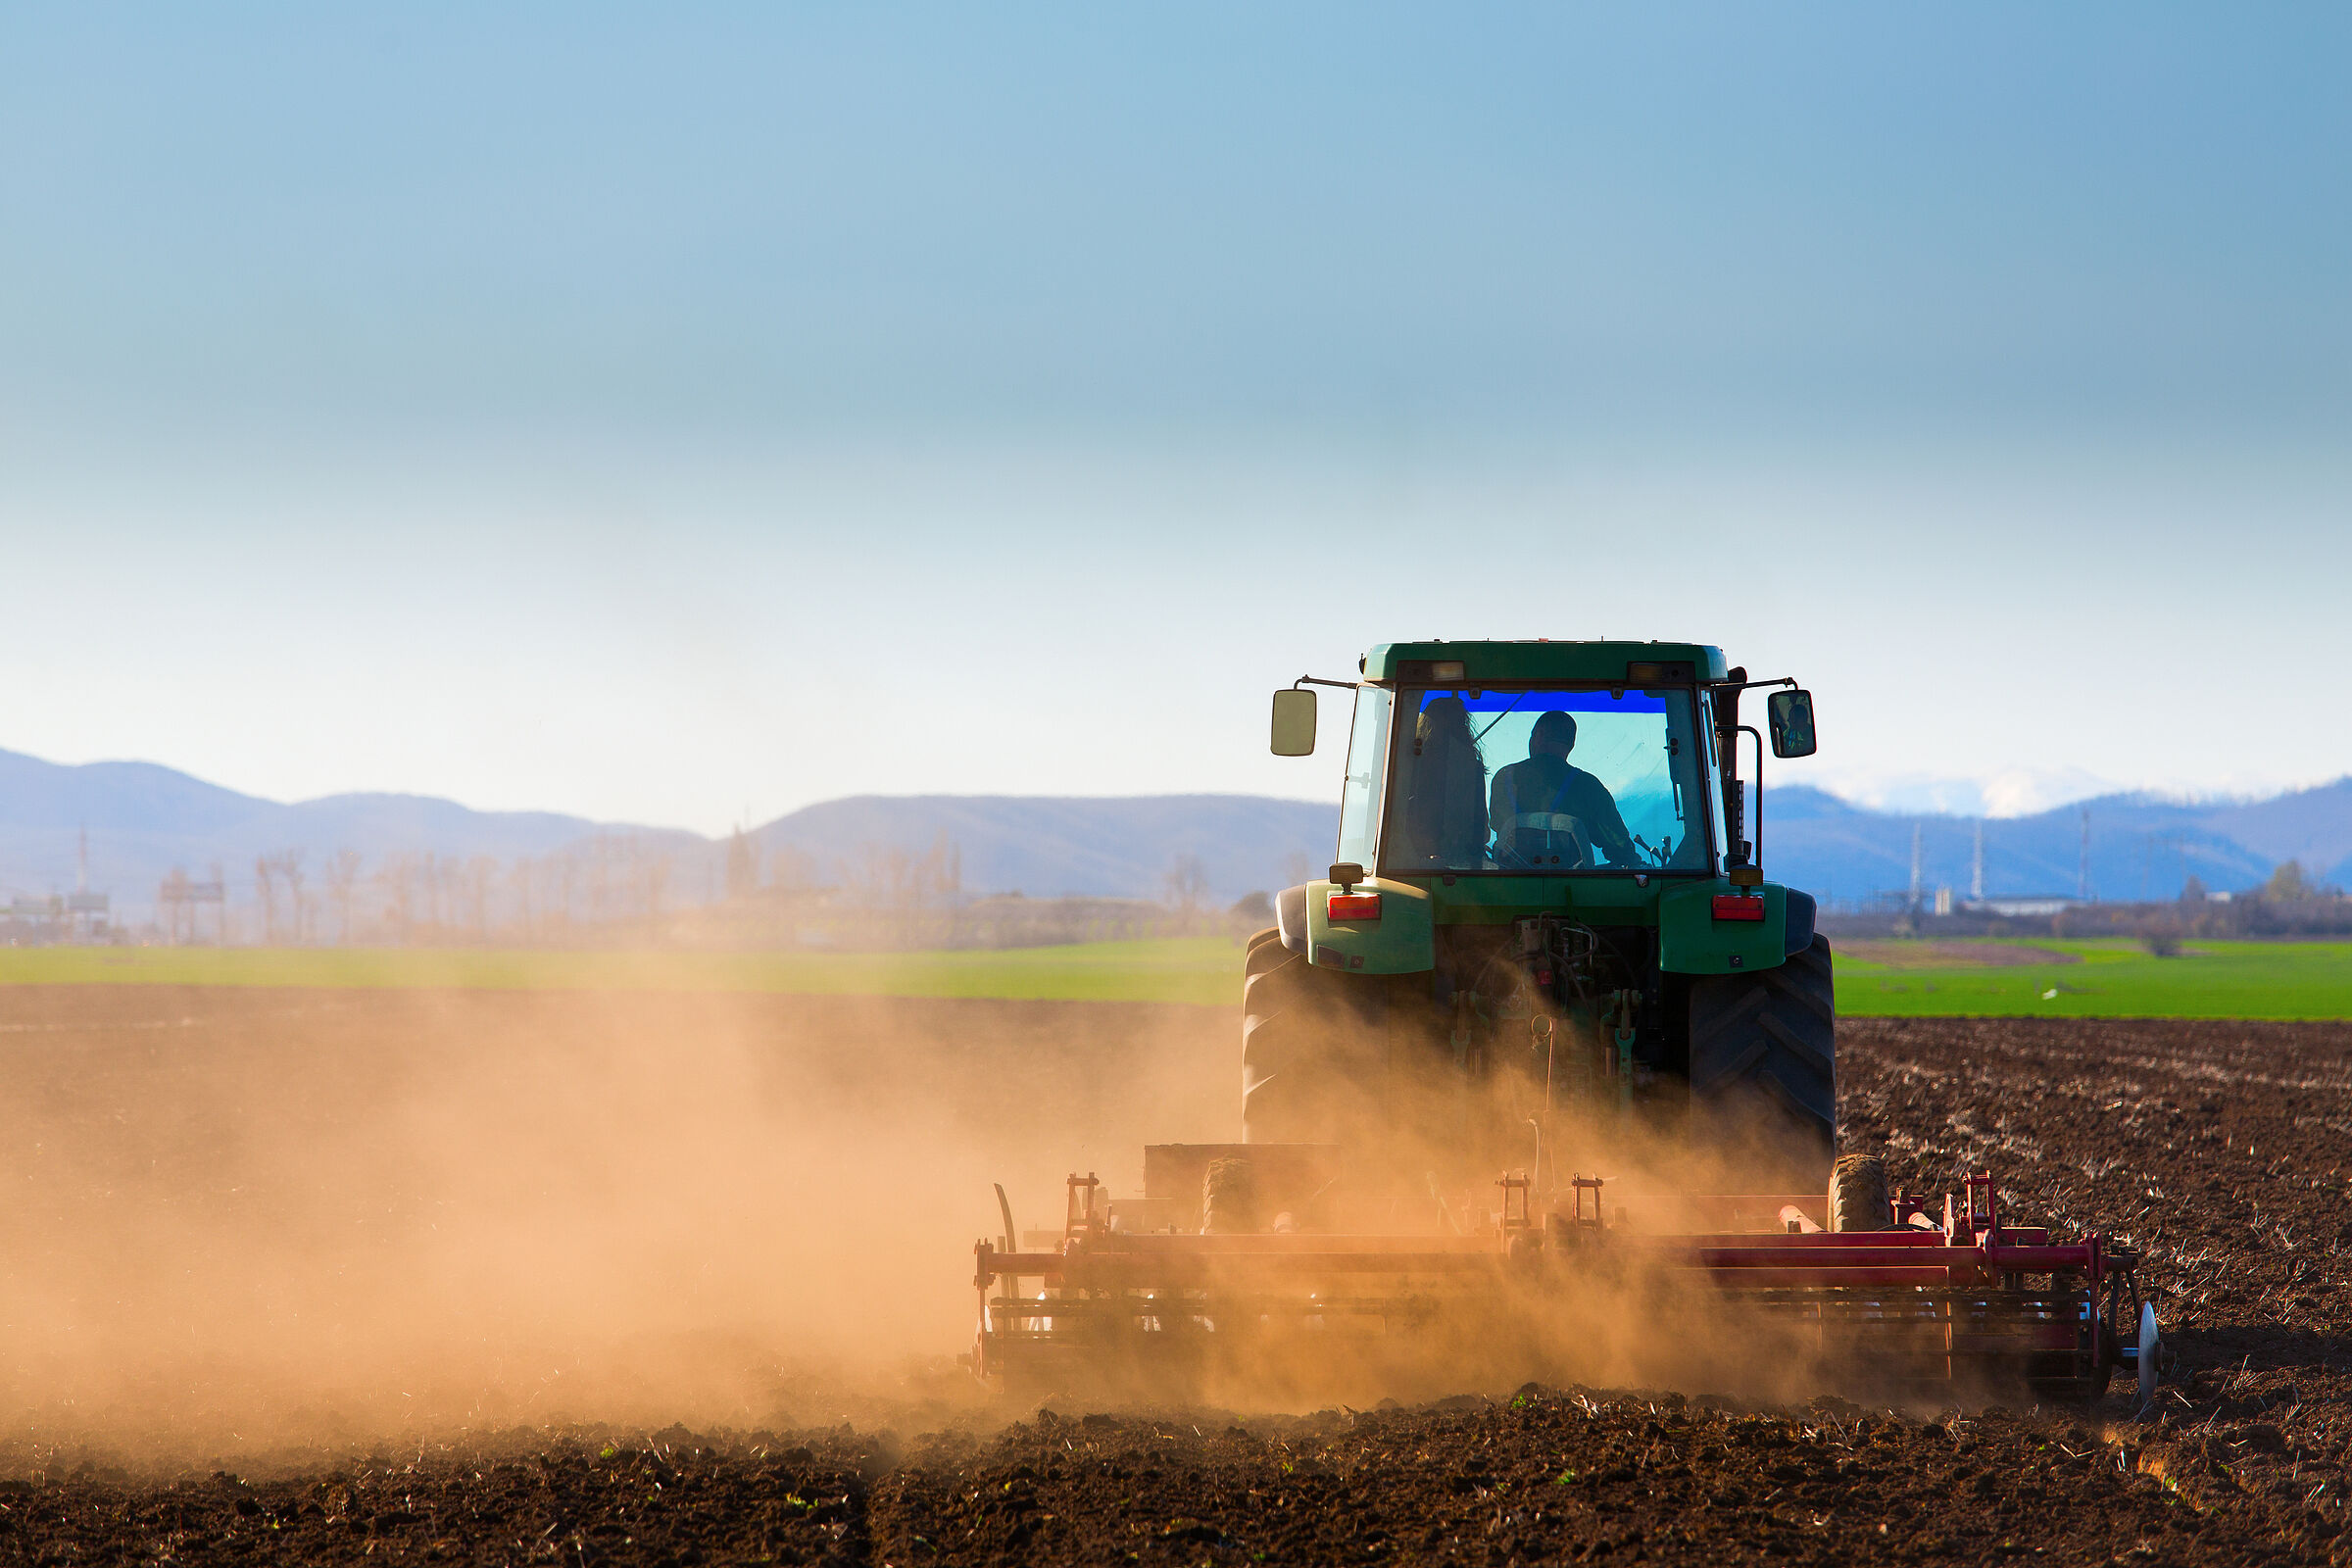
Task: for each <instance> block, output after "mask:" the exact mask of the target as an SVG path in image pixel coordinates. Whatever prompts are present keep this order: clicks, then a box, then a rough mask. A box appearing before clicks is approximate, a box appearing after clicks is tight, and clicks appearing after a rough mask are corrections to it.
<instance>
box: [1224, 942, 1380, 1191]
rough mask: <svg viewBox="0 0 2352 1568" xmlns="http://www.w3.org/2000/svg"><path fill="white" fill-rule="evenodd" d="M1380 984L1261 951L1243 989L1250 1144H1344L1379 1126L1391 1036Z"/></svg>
mask: <svg viewBox="0 0 2352 1568" xmlns="http://www.w3.org/2000/svg"><path fill="white" fill-rule="evenodd" d="M1383 1001H1384V994H1383V992H1382V991H1381V989H1380V987H1379V984H1378V982H1376V981H1367V980H1365V979H1363V978H1362V977H1360V976H1349V975H1347V974H1341V973H1334V972H1332V971H1330V970H1323V969H1317V968H1315V967H1314V966H1312V965H1311V964H1309V963H1308V962H1307V961H1306V958H1305V956H1303V955H1300V954H1297V953H1293V952H1292V951H1291V950H1290V949H1289V948H1287V947H1285V946H1283V944H1282V943H1281V942H1280V941H1279V940H1277V941H1274V942H1266V943H1252V944H1251V946H1250V957H1249V963H1248V966H1247V968H1246V970H1245V971H1244V979H1243V981H1242V1013H1243V1016H1242V1141H1243V1142H1244V1143H1250V1144H1340V1143H1352V1142H1355V1141H1356V1135H1357V1134H1359V1133H1361V1132H1362V1131H1363V1130H1365V1129H1366V1128H1368V1127H1373V1126H1377V1125H1378V1117H1379V1112H1380V1109H1381V1103H1382V1099H1383V1094H1384V1090H1385V1088H1386V1081H1387V1067H1388V1062H1387V1055H1388V1034H1387V1022H1386V1008H1385V1007H1384V1005H1383Z"/></svg>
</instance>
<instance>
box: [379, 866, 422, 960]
mask: <svg viewBox="0 0 2352 1568" xmlns="http://www.w3.org/2000/svg"><path fill="white" fill-rule="evenodd" d="M375 880H376V884H377V886H379V887H381V888H382V889H383V892H384V917H385V918H386V919H387V920H389V921H390V922H391V925H392V940H393V941H394V942H395V943H398V944H400V945H401V946H403V947H406V946H407V945H408V942H409V939H410V938H411V937H412V936H414V935H415V934H416V930H417V880H416V867H415V865H414V863H413V859H412V857H410V856H409V855H408V854H406V853H405V852H403V853H398V854H393V855H387V856H385V857H384V863H383V865H382V867H381V868H379V869H378V870H377V871H376V873H375Z"/></svg>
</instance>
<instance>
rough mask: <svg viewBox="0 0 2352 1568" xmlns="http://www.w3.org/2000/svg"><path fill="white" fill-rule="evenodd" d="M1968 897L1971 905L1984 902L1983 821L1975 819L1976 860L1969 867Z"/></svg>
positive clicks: (1980, 818) (1982, 819)
mask: <svg viewBox="0 0 2352 1568" xmlns="http://www.w3.org/2000/svg"><path fill="white" fill-rule="evenodd" d="M1968 897H1969V900H1970V901H1971V902H1972V903H1976V904H1983V903H1984V902H1985V819H1984V818H1983V817H1981V816H1980V817H1978V818H1977V858H1976V860H1975V862H1974V863H1973V864H1971V865H1970V867H1969V872H1968Z"/></svg>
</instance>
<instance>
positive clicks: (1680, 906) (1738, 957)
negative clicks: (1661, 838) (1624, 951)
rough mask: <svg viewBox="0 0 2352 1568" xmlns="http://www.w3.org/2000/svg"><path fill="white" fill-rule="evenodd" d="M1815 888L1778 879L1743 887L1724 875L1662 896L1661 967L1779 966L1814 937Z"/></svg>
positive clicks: (1689, 970)
mask: <svg viewBox="0 0 2352 1568" xmlns="http://www.w3.org/2000/svg"><path fill="white" fill-rule="evenodd" d="M1813 915H1814V904H1813V899H1812V896H1811V895H1810V894H1805V893H1796V892H1792V891H1790V890H1789V888H1787V887H1784V886H1782V885H1781V884H1780V883H1778V882H1767V883H1764V884H1763V885H1762V886H1760V887H1755V888H1747V889H1742V888H1738V887H1734V886H1733V885H1732V884H1731V883H1730V882H1728V881H1725V880H1723V879H1721V878H1710V879H1708V880H1707V881H1704V882H1685V883H1680V884H1677V885H1675V886H1671V887H1669V888H1667V889H1666V890H1665V891H1664V892H1663V893H1661V894H1660V895H1659V896H1658V967H1659V968H1661V969H1663V970H1665V971H1666V972H1667V973H1668V974H1748V973H1752V972H1754V971H1755V970H1758V969H1777V968H1779V967H1780V966H1781V964H1782V963H1783V962H1785V961H1786V960H1788V959H1789V958H1790V957H1793V956H1795V955H1797V954H1799V953H1802V952H1804V951H1805V949H1806V948H1808V947H1810V946H1812V943H1813Z"/></svg>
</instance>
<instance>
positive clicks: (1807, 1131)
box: [1691, 936, 1838, 1192]
mask: <svg viewBox="0 0 2352 1568" xmlns="http://www.w3.org/2000/svg"><path fill="white" fill-rule="evenodd" d="M1691 1136H1692V1137H1693V1138H1694V1139H1697V1140H1699V1141H1700V1142H1701V1143H1702V1144H1703V1145H1705V1146H1706V1147H1707V1148H1709V1149H1711V1150H1713V1151H1715V1152H1718V1153H1719V1154H1720V1155H1721V1156H1722V1157H1723V1158H1725V1159H1727V1160H1730V1161H1733V1162H1735V1163H1738V1164H1744V1165H1759V1166H1761V1167H1763V1169H1761V1170H1758V1171H1756V1172H1754V1174H1756V1175H1758V1176H1761V1175H1764V1174H1766V1173H1767V1172H1769V1173H1770V1174H1771V1175H1773V1176H1775V1177H1777V1178H1779V1179H1782V1180H1787V1181H1789V1182H1792V1183H1796V1184H1797V1187H1796V1189H1795V1190H1799V1191H1801V1190H1802V1189H1804V1188H1812V1189H1813V1190H1814V1191H1815V1192H1819V1191H1821V1190H1822V1188H1821V1187H1820V1186H1817V1185H1816V1184H1817V1183H1822V1182H1824V1181H1825V1180H1826V1179H1827V1178H1828V1176H1829V1174H1830V1163H1831V1156H1832V1152H1833V1151H1835V1150H1836V1148H1837V1147H1838V1004H1837V999H1836V997H1835V996H1834V995H1833V993H1832V992H1831V989H1830V944H1829V941H1828V939H1826V938H1824V937H1818V936H1817V937H1815V938H1814V939H1813V944H1812V946H1810V947H1808V948H1807V949H1805V951H1804V952H1802V953H1799V954H1796V955H1795V956H1791V957H1790V958H1789V960H1788V961H1787V962H1785V963H1783V964H1782V965H1781V966H1780V967H1779V968H1777V969H1766V970H1764V971H1762V972H1761V973H1758V974H1752V975H1717V976H1712V977H1709V978H1707V979H1704V980H1700V981H1697V982H1696V983H1694V984H1693V985H1692V986H1691ZM1743 1174H1744V1173H1743ZM1784 1190H1788V1189H1784Z"/></svg>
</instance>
